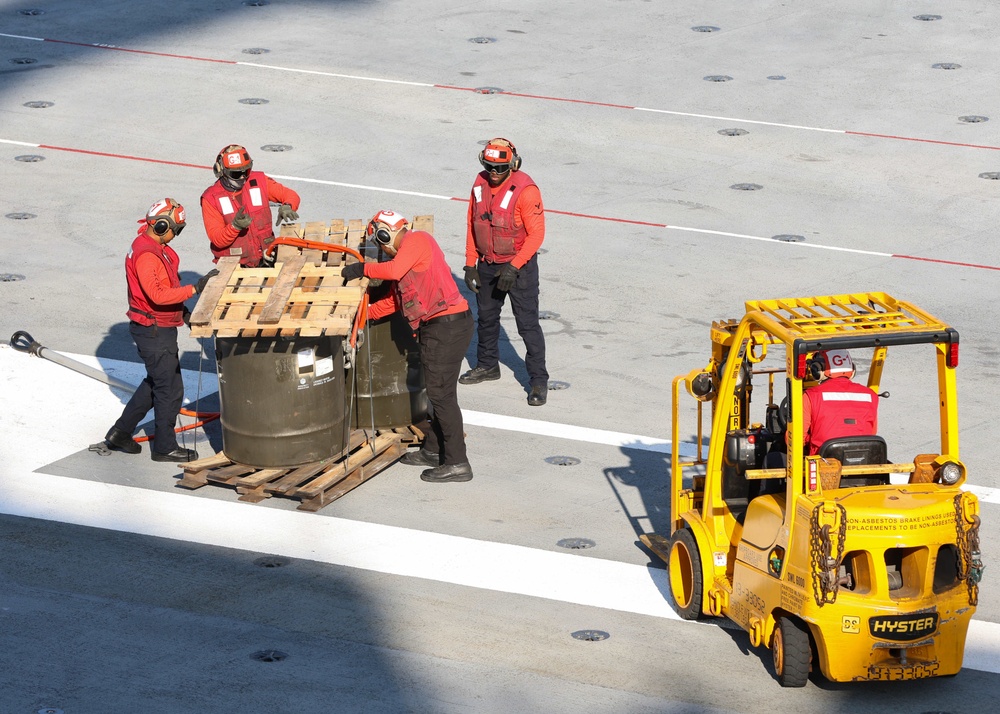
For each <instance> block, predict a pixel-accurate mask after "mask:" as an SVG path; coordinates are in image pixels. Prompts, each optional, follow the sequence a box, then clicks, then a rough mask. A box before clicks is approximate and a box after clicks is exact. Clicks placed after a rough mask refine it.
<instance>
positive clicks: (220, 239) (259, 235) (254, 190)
mask: <svg viewBox="0 0 1000 714" xmlns="http://www.w3.org/2000/svg"><path fill="white" fill-rule="evenodd" d="M271 201H274V202H275V203H287V204H289V205H290V206H291V207H292V210H295V211H297V210H299V202H300V199H299V195H298V194H297V193H295V191H293V190H292V189H290V188H286V187H285V186H282V185H281V184H280V183H278V182H277V181H275V180H273V179H270V178H268V177H267V176H266V175H265V174H264V173H263V172H262V171H251V172H250V175H249V176H247V180H246V181H244V183H243V188H242V189H241V190H239V191H236V192H235V193H231V192H229V191H227V190H226V187H225V186H223V185H222V180H221V179H220V180H218V181H216V182H215V183H214V184H212V185H211V186H209V187H208V188H207V189H205V192H204V193H203V194H201V217H202V220H203V221H204V223H205V233H207V234H208V240H209V241H210V242H211V244H212V254H213V255H214V256H215V261H214V262H219V258H223V257H226V256H229V255H236V256H239V258H240V265H242V266H244V267H251V268H254V267H257V266H258V265H260V262H261V258H262V257H263V255H264V248H265V246H267V245H269V244H270V243H271V240H272V239H273V238H274V228H273V226H272V224H271V205H270V204H271ZM240 208H245V209H246V210H247V213H249V214H250V217H251V218H252V219H253V220H252V222H251V223H250V225H249V226H248V227H247V228H245V229H243V230H242V231H239V230H237V229H236V227H235V226H233V224H232V223H233V218H234V217H235V216H236V214H237V213H239V210H240Z"/></svg>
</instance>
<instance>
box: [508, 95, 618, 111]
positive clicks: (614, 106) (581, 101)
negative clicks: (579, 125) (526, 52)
mask: <svg viewBox="0 0 1000 714" xmlns="http://www.w3.org/2000/svg"><path fill="white" fill-rule="evenodd" d="M499 94H506V95H508V96H511V97H526V98H528V99H547V100H548V101H550V102H572V103H574V104H590V105H591V106H595V107H611V108H612V109H635V107H633V106H630V105H628V104H610V103H608V102H592V101H589V100H586V99H566V98H565V97H546V96H543V95H541V94H521V93H520V92H499Z"/></svg>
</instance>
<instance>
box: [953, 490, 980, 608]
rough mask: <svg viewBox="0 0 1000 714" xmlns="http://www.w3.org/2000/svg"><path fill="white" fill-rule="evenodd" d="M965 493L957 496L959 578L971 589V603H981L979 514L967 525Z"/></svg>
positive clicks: (956, 537)
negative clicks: (964, 511)
mask: <svg viewBox="0 0 1000 714" xmlns="http://www.w3.org/2000/svg"><path fill="white" fill-rule="evenodd" d="M963 495H964V494H961V493H960V494H958V495H956V496H955V500H954V504H955V541H956V545H957V546H958V550H959V553H960V555H961V557H960V558H959V560H958V579H959V580H964V581H965V587H966V588H967V589H968V591H969V604H970V605H978V604H979V581H980V580H982V577H983V561H982V557H981V554H980V551H979V522H980V521H979V516H973V517H972V524H971V525H970V526H969V527H968V528H966V527H965V517H964V516H963V515H962V499H963Z"/></svg>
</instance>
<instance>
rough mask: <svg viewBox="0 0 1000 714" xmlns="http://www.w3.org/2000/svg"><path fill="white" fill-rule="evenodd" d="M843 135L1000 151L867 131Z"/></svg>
mask: <svg viewBox="0 0 1000 714" xmlns="http://www.w3.org/2000/svg"><path fill="white" fill-rule="evenodd" d="M844 133H845V134H853V135H854V136H871V137H874V138H876V139H898V140H899V141H918V142H921V143H923V144H941V145H943V146H964V147H965V148H967V149H993V150H1000V146H984V145H983V144H963V143H962V142H960V141H939V140H937V139H915V138H914V137H912V136H893V135H892V134H872V133H869V132H867V131H845V132H844Z"/></svg>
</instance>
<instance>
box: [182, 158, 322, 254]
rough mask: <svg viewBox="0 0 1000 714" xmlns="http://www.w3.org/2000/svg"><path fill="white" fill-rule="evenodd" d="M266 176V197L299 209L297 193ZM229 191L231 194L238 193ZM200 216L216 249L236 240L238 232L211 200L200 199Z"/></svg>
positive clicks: (226, 246) (295, 209) (296, 209)
mask: <svg viewBox="0 0 1000 714" xmlns="http://www.w3.org/2000/svg"><path fill="white" fill-rule="evenodd" d="M266 178H267V199H268V201H270V202H274V203H287V204H288V205H290V206H291V207H292V210H293V211H298V210H299V203H301V201H302V199H301V198H299V194H297V193H295V191H293V190H292V189H290V188H288V187H287V186H282V185H281V184H280V183H278V182H277V181H275V180H274V179H272V178H271V177H270V176H266ZM238 193H239V191H237V192H236V193H231V194H230V195H231V196H235V195H236V194H238ZM233 203H234V204H236V205H239V202H238V201H236V199H235V198H234V199H233ZM201 217H202V219H203V221H204V223H205V233H207V234H208V240H209V241H211V243H212V245H213V246H214V247H215V248H217V249H220V250H221V249H222V248H228V247H229V246H230V245H232V244H233V241H234V240H236V237H237V236H238V235H239V234H240V232H239V231H238V230H236V228H234V227H233V224H232V223H231V222H230V221H227V220H226V217H225V216H223V215H222V212H221V211H220V210H219V207H218V206H216V205H215V204H214V203H213V202H212V201H211V200H207V199H205V198H202V200H201Z"/></svg>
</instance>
